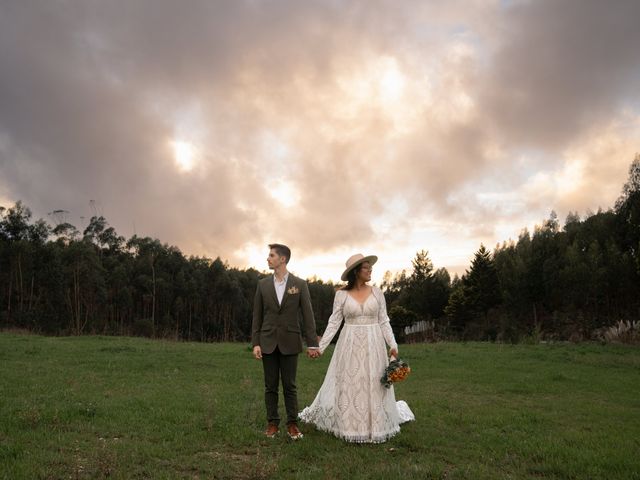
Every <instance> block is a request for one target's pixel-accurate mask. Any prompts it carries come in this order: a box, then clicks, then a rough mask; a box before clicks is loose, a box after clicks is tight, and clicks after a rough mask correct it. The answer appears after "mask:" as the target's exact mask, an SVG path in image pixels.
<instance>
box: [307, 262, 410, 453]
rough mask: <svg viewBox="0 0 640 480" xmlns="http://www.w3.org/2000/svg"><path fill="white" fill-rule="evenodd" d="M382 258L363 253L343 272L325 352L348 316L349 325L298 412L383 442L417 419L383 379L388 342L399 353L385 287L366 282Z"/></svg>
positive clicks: (337, 430) (356, 437) (352, 436)
mask: <svg viewBox="0 0 640 480" xmlns="http://www.w3.org/2000/svg"><path fill="white" fill-rule="evenodd" d="M377 260H378V257H376V256H375V255H369V256H367V257H365V256H363V255H362V254H359V253H358V254H356V255H353V256H351V257H350V258H349V259H348V260H347V262H346V267H347V268H346V270H345V271H344V273H343V274H342V277H341V278H342V280H343V281H347V286H346V287H344V288H343V289H341V290H338V291H337V292H336V295H335V298H334V300H333V313H332V314H331V317H330V318H329V322H328V324H327V328H326V330H325V332H324V336H323V337H322V340H321V341H320V345H319V349H320V353H321V354H322V353H324V351H325V349H326V348H327V346H328V345H329V343H331V340H332V339H333V337H334V336H335V334H336V332H337V331H338V328H339V327H340V324H341V323H342V320H343V319H344V327H343V329H342V332H341V334H340V337H339V339H338V342H337V344H336V347H335V350H334V352H333V357H332V358H331V362H330V363H329V368H328V370H327V375H326V376H325V379H324V382H323V383H322V387H320V390H319V391H318V394H317V395H316V398H315V399H314V401H313V403H312V404H311V405H310V406H308V407H306V408H305V409H304V410H303V411H302V412H300V415H299V416H300V419H301V420H302V421H303V422H306V423H312V424H314V425H315V426H316V427H317V428H318V429H320V430H324V431H327V432H330V433H333V434H334V435H335V436H337V437H339V438H342V439H344V440H346V441H348V442H360V443H364V442H372V443H379V442H384V441H386V440H388V439H389V438H391V437H393V436H394V435H395V434H397V433H398V432H399V431H400V424H401V423H404V422H407V421H410V420H414V419H415V417H414V415H413V413H412V412H411V410H410V409H409V406H408V405H407V404H406V402H403V401H399V402H396V399H395V394H394V391H393V386H391V387H390V388H388V389H387V388H385V387H384V386H383V385H382V383H380V377H382V374H383V372H384V369H385V368H386V367H387V365H388V363H389V359H388V357H387V352H386V348H385V343H386V345H388V346H389V354H390V355H392V356H395V357H397V356H398V344H397V343H396V341H395V338H394V336H393V331H392V330H391V325H390V324H389V317H388V316H387V307H386V303H385V299H384V295H383V294H382V291H380V289H379V288H377V287H372V286H370V285H367V282H369V281H370V280H371V267H372V265H373V264H374V263H376V261H377Z"/></svg>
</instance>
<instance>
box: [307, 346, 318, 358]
mask: <svg viewBox="0 0 640 480" xmlns="http://www.w3.org/2000/svg"><path fill="white" fill-rule="evenodd" d="M320 355H322V353H320V349H318V348H307V357H309V358H319V357H320Z"/></svg>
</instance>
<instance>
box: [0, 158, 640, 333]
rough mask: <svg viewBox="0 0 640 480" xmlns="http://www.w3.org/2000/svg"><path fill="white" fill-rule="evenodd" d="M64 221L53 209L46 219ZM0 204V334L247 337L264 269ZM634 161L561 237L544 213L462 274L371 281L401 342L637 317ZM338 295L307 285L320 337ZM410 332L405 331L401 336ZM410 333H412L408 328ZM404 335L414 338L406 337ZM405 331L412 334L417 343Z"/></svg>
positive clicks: (572, 329) (637, 171)
mask: <svg viewBox="0 0 640 480" xmlns="http://www.w3.org/2000/svg"><path fill="white" fill-rule="evenodd" d="M57 212H61V211H57ZM59 218H60V221H58V222H56V225H55V226H51V225H49V224H48V223H47V222H46V221H44V220H42V219H39V220H36V221H33V220H32V214H31V211H30V210H29V208H28V207H27V206H25V205H24V204H22V202H17V203H16V204H15V205H14V206H13V207H10V208H4V207H0V326H1V327H2V328H5V329H6V328H12V329H25V330H29V331H33V332H38V333H44V334H53V335H82V334H107V335H140V336H148V337H154V338H173V339H181V340H195V341H247V340H248V339H249V338H250V328H251V313H252V312H251V309H252V304H253V296H254V293H255V289H256V285H257V282H258V280H259V278H261V276H263V275H264V274H265V273H264V272H259V271H257V270H255V269H251V268H250V269H247V270H241V269H237V268H233V267H230V266H229V265H228V264H227V263H226V262H223V261H222V260H221V259H220V258H219V257H218V258H216V259H214V260H211V259H209V258H206V257H199V256H188V257H187V256H185V255H184V254H183V253H182V252H181V251H180V250H179V249H178V248H177V247H175V246H170V245H167V244H163V243H161V242H160V240H158V239H154V238H150V237H138V236H137V235H133V236H132V237H131V238H129V239H125V238H124V237H122V236H120V235H118V233H117V232H116V231H115V229H114V228H113V227H111V226H109V224H108V222H107V220H106V219H105V218H104V217H103V216H98V215H95V216H93V217H92V218H91V219H90V220H89V223H88V226H87V227H86V228H85V229H84V230H83V231H82V232H80V231H79V230H78V229H77V228H76V227H75V226H74V225H72V224H70V223H68V222H66V221H64V215H62V214H60V215H59ZM639 252H640V157H638V156H636V158H635V159H634V161H633V162H632V164H631V167H630V170H629V179H628V181H627V183H626V184H625V185H624V187H623V191H622V194H621V196H620V198H619V199H618V201H617V202H616V204H615V207H614V208H612V209H610V210H607V211H598V212H597V213H595V214H589V215H587V216H586V217H585V218H583V219H580V217H579V216H578V215H577V213H571V214H570V215H569V216H568V217H567V219H566V220H565V222H564V225H563V227H562V228H561V227H560V224H559V221H558V218H557V216H556V214H555V213H553V212H552V213H551V215H550V217H549V218H548V219H547V220H545V221H544V222H543V223H542V225H541V226H537V227H536V228H535V230H534V231H533V232H532V233H531V232H528V231H527V230H523V232H522V233H521V234H520V236H519V238H518V240H517V241H508V242H504V243H502V244H501V245H497V246H496V247H495V249H494V251H493V252H490V251H489V250H487V249H486V248H485V247H484V246H483V245H481V246H480V248H479V250H478V251H477V252H476V253H475V256H474V259H473V261H472V263H471V265H470V267H469V269H468V270H467V271H466V272H465V274H464V275H462V276H461V277H457V276H454V278H453V279H452V278H451V277H450V275H449V272H448V271H447V270H446V269H445V268H439V269H435V268H434V266H433V263H432V262H431V260H430V259H429V254H428V252H427V251H425V250H422V251H419V252H417V254H416V256H415V258H414V259H413V261H412V270H411V272H410V273H408V272H406V271H403V272H401V273H399V274H396V275H391V274H390V273H388V272H387V274H385V277H384V281H383V283H382V285H381V286H382V288H383V290H384V291H385V295H386V298H387V303H388V309H389V316H390V317H391V321H392V325H393V327H394V330H395V332H396V335H397V337H398V338H399V340H401V341H402V340H406V341H411V340H412V339H422V340H430V339H433V340H435V339H438V338H444V339H465V340H500V341H519V340H521V339H523V338H526V337H535V338H542V337H545V338H553V339H569V338H583V339H587V338H591V337H592V336H593V335H594V333H595V332H598V330H599V329H602V328H604V327H607V326H609V325H612V324H613V323H615V322H616V321H618V320H621V319H639V318H640V254H639ZM336 288H339V286H338V285H334V284H333V283H331V282H327V283H325V282H323V281H322V280H318V279H312V280H310V281H309V290H310V293H311V298H312V302H313V307H314V312H315V315H316V322H317V326H318V332H322V331H323V330H324V327H325V326H326V322H327V320H328V318H329V316H330V314H331V308H332V303H333V295H334V292H335V290H336ZM411 327H413V328H411ZM417 327H419V328H417ZM411 332H414V333H411ZM415 333H418V335H416V334H415Z"/></svg>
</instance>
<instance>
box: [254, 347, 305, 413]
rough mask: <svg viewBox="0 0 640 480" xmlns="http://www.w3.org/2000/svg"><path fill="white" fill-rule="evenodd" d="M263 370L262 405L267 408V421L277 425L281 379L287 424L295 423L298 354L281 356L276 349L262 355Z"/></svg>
mask: <svg viewBox="0 0 640 480" xmlns="http://www.w3.org/2000/svg"><path fill="white" fill-rule="evenodd" d="M262 367H263V368H264V403H265V405H266V406H267V421H268V422H269V423H274V424H276V425H278V424H279V423H280V415H278V390H279V386H280V378H282V390H283V393H284V406H285V408H286V410H287V424H289V423H295V422H296V419H297V418H298V390H297V388H296V371H297V369H298V354H294V355H283V354H282V353H280V350H278V348H277V347H276V349H275V350H274V352H273V353H266V354H265V353H263V354H262Z"/></svg>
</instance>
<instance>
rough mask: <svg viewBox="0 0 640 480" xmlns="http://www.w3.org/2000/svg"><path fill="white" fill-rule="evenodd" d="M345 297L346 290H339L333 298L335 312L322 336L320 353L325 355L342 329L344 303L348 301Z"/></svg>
mask: <svg viewBox="0 0 640 480" xmlns="http://www.w3.org/2000/svg"><path fill="white" fill-rule="evenodd" d="M345 295H347V292H345V291H344V290H338V291H337V292H336V295H335V297H334V298H333V312H332V313H331V316H330V317H329V321H328V322H327V328H325V330H324V333H323V334H322V340H320V344H319V348H320V353H324V351H325V349H326V348H327V347H328V346H329V344H330V343H331V340H333V337H334V336H335V334H336V332H337V331H338V329H339V328H340V324H341V323H342V320H343V319H344V314H343V312H342V308H343V306H344V301H345V300H346V297H345Z"/></svg>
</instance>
